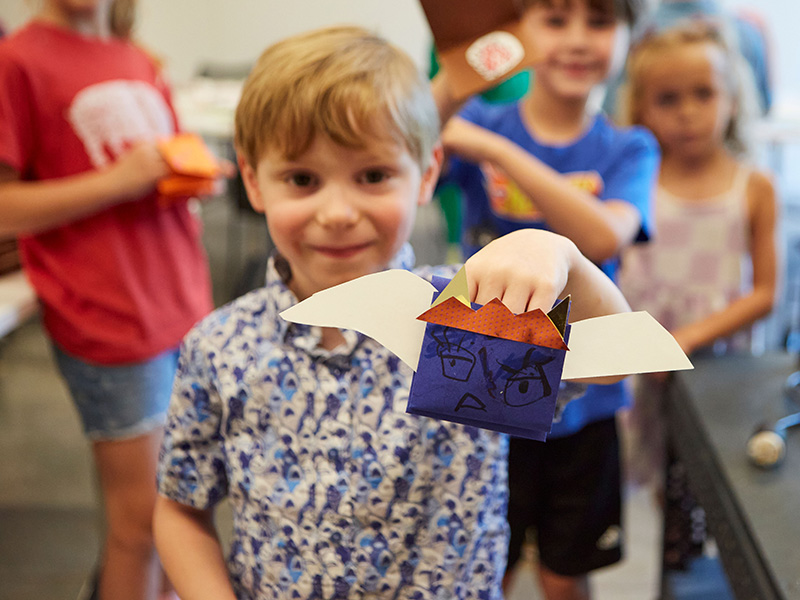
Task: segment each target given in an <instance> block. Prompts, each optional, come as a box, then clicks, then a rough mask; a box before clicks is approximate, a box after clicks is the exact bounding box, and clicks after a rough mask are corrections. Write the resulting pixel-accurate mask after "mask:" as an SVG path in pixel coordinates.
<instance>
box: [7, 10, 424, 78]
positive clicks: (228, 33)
mask: <svg viewBox="0 0 800 600" xmlns="http://www.w3.org/2000/svg"><path fill="white" fill-rule="evenodd" d="M36 3H37V0H0V20H2V21H3V22H4V23H5V24H6V26H7V27H8V28H12V29H13V28H15V27H17V26H19V25H20V24H22V23H23V22H24V21H25V20H26V19H27V18H28V17H29V16H30V14H31V12H32V10H33V7H35V6H36ZM137 23H138V25H137V35H138V37H139V39H141V41H142V42H143V43H145V44H146V45H147V46H148V47H150V48H151V49H152V50H153V51H154V52H155V53H156V54H158V55H160V56H161V57H163V58H165V59H166V62H167V68H168V69H169V72H170V74H171V76H172V79H173V81H174V82H176V83H180V82H182V81H185V80H186V79H188V78H189V77H191V75H192V74H193V73H194V72H195V70H196V68H197V65H199V64H201V63H203V62H208V61H210V62H215V63H226V62H232V63H242V62H250V61H253V60H254V59H255V58H256V57H257V56H258V55H259V54H260V53H261V51H262V50H263V49H264V48H266V47H267V46H268V45H269V44H271V43H272V42H274V41H276V40H278V39H281V38H283V37H286V36H288V35H291V34H293V33H297V32H300V31H303V30H306V29H312V28H315V27H322V26H324V25H332V24H337V23H355V24H358V25H363V26H365V27H368V28H370V29H372V30H374V31H377V32H378V33H380V34H381V35H383V36H384V37H386V38H387V39H389V40H390V41H392V42H394V43H396V44H397V45H398V46H400V47H401V48H403V49H405V50H406V51H407V52H408V53H409V54H410V55H411V56H412V57H413V58H414V59H415V61H417V63H418V64H419V65H420V66H424V67H425V68H427V60H428V59H427V48H428V45H429V43H430V41H429V40H430V32H429V29H428V26H427V23H426V22H425V18H424V15H423V13H422V9H421V8H420V6H419V3H418V2H417V0H290V1H288V2H287V1H278V0H139V12H138V17H137Z"/></svg>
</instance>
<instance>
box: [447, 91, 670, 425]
mask: <svg viewBox="0 0 800 600" xmlns="http://www.w3.org/2000/svg"><path fill="white" fill-rule="evenodd" d="M520 111H521V105H520V103H513V104H503V105H496V104H489V103H487V102H484V101H483V100H481V99H480V98H475V99H473V100H471V101H470V102H468V103H467V105H466V106H465V107H464V109H463V110H462V112H461V113H460V115H459V116H461V117H462V118H464V119H466V120H468V121H471V122H472V123H475V124H476V125H479V126H481V127H484V128H485V129H489V130H491V131H494V132H495V133H499V134H500V135H503V136H504V137H506V138H508V139H509V140H511V141H512V142H514V143H516V144H517V145H518V146H520V147H522V148H524V149H525V150H527V151H528V152H530V153H531V154H532V155H534V156H535V157H537V158H538V159H539V160H541V161H542V162H543V163H545V164H546V165H548V166H550V167H551V168H553V169H554V170H556V171H558V172H559V173H561V174H563V175H564V176H565V177H567V178H568V179H569V180H570V181H571V182H572V183H574V185H577V186H580V187H581V188H583V189H585V190H587V191H589V192H591V193H592V194H594V195H595V196H597V197H598V198H599V199H600V200H624V201H626V202H630V203H631V204H632V205H633V206H634V207H636V209H637V210H638V211H639V213H640V215H641V222H642V225H641V228H640V230H639V233H638V235H637V238H636V241H637V242H638V241H646V240H647V239H648V232H649V230H650V221H651V210H650V203H651V194H652V191H653V188H654V185H655V181H656V177H657V174H658V163H659V152H658V146H657V143H656V141H655V138H654V137H653V136H652V134H650V133H649V132H648V131H647V130H646V129H644V128H641V127H632V128H627V129H620V128H616V127H614V126H612V125H611V124H610V123H609V122H608V120H607V119H606V118H605V117H604V116H602V115H598V116H596V117H595V118H594V120H593V122H592V124H591V125H590V127H589V129H588V130H587V131H586V133H585V134H584V135H583V136H582V137H581V138H579V139H577V140H576V141H575V142H573V143H571V144H568V145H563V146H548V145H544V144H541V143H539V142H538V141H537V140H536V139H534V138H533V137H532V136H531V134H530V133H529V132H528V129H527V127H526V126H525V124H524V122H523V121H522V117H521V113H520ZM444 181H447V182H454V183H456V184H457V185H458V186H459V187H460V188H461V190H462V197H463V202H464V207H463V224H462V236H461V239H462V250H463V253H464V256H465V257H468V256H471V255H472V254H474V253H475V252H477V251H478V250H479V249H480V248H481V247H483V246H485V245H486V244H487V243H488V242H490V241H491V240H492V239H494V238H496V237H499V236H502V235H505V234H507V233H510V232H512V231H516V230H517V229H522V228H526V227H533V228H537V229H549V227H548V226H547V223H546V222H545V221H544V218H543V216H542V215H541V213H539V211H538V210H537V208H536V204H535V202H534V201H533V200H532V199H530V198H528V197H527V196H526V195H525V194H524V193H523V192H522V190H520V188H519V187H518V186H517V185H516V184H515V183H514V182H513V181H512V180H510V179H509V178H508V176H507V175H506V174H505V173H504V172H502V171H501V170H500V169H498V168H496V167H495V166H493V165H491V164H488V163H485V164H480V165H478V164H474V163H470V162H467V161H464V160H462V159H459V158H458V157H453V159H452V161H451V164H450V169H449V171H448V172H447V174H446V176H445V178H444ZM618 264H619V259H618V258H616V257H615V258H614V259H611V260H609V261H606V263H604V264H602V265H600V266H601V268H602V269H603V270H604V271H605V272H606V274H607V275H609V277H611V278H612V279H614V277H615V275H616V270H617V266H618ZM627 401H628V394H627V392H626V390H625V386H624V383H623V382H620V383H617V384H614V385H608V386H596V385H593V386H589V391H588V392H587V393H586V395H584V396H583V397H582V398H579V399H577V400H573V401H572V402H570V403H569V404H567V406H566V408H565V410H564V413H563V415H562V417H561V419H560V421H557V422H556V423H554V424H553V429H552V431H551V432H550V436H549V437H562V436H564V435H569V434H571V433H574V432H576V431H578V430H579V429H581V428H582V427H584V426H585V425H586V424H588V423H591V422H594V421H598V420H601V419H605V418H608V417H610V416H612V415H613V414H614V413H615V412H616V411H617V410H618V409H619V408H620V407H622V406H624V405H625V404H626V403H627Z"/></svg>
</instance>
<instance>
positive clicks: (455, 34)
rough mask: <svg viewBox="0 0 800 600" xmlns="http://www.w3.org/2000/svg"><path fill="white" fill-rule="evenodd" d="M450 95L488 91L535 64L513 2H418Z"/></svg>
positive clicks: (426, 0) (530, 45)
mask: <svg viewBox="0 0 800 600" xmlns="http://www.w3.org/2000/svg"><path fill="white" fill-rule="evenodd" d="M421 4H422V9H423V10H424V11H425V17H426V18H427V20H428V24H429V25H430V28H431V33H432V34H433V39H434V43H435V44H436V50H437V52H438V54H439V62H440V63H441V64H442V66H443V67H444V68H445V69H446V70H447V72H448V78H449V82H450V86H451V88H452V91H453V94H454V95H455V96H456V98H457V99H463V98H466V97H468V96H471V95H472V94H475V93H477V92H480V91H482V90H485V89H488V88H490V87H492V86H494V85H496V84H497V83H499V82H500V81H502V80H503V79H506V78H508V77H510V76H511V75H513V74H514V73H516V72H518V71H520V70H522V69H523V68H525V67H527V66H530V65H531V64H532V63H533V62H535V61H536V60H537V53H536V50H535V48H534V44H533V40H531V38H530V36H529V35H528V34H527V33H526V31H525V29H524V27H523V25H522V24H521V23H520V13H519V7H518V4H517V2H516V1H515V0H492V1H491V2H487V1H486V0H421Z"/></svg>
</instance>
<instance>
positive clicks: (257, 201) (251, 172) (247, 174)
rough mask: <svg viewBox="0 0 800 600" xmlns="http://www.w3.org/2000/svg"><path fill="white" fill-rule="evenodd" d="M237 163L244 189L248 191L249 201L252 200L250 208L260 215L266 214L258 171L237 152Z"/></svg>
mask: <svg viewBox="0 0 800 600" xmlns="http://www.w3.org/2000/svg"><path fill="white" fill-rule="evenodd" d="M236 163H237V164H238V165H239V173H240V174H241V176H242V182H243V183H244V189H245V190H246V191H247V199H248V200H250V206H252V207H253V210H254V211H256V212H258V213H263V212H264V199H263V198H262V197H261V191H260V190H259V188H258V177H257V176H256V170H255V169H254V168H253V167H252V166H251V165H250V163H249V162H247V160H245V158H244V156H243V155H242V153H241V152H238V151H237V152H236Z"/></svg>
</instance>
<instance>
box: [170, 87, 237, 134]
mask: <svg viewBox="0 0 800 600" xmlns="http://www.w3.org/2000/svg"><path fill="white" fill-rule="evenodd" d="M243 83H244V81H242V80H239V79H215V78H209V77H198V78H196V79H192V80H191V81H189V82H188V83H186V84H184V85H181V86H178V87H176V88H175V91H174V93H173V101H174V104H175V111H176V112H177V113H178V118H179V119H180V122H181V127H182V128H183V129H184V130H185V131H193V132H195V133H199V134H200V135H202V136H203V137H204V138H206V139H210V140H211V141H220V142H231V141H232V140H233V120H234V114H235V113H236V105H237V104H238V103H239V97H240V96H241V93H242V84H243Z"/></svg>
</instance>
